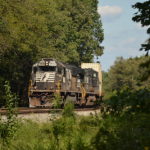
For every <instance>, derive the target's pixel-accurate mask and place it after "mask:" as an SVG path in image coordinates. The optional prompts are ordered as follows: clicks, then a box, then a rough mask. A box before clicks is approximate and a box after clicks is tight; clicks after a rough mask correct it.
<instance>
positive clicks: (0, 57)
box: [0, 0, 103, 105]
mask: <svg viewBox="0 0 150 150" xmlns="http://www.w3.org/2000/svg"><path fill="white" fill-rule="evenodd" d="M0 4H1V6H0V96H1V100H0V101H1V102H0V103H1V105H4V97H3V94H2V93H3V92H4V91H3V84H4V82H5V80H8V81H10V84H11V87H12V92H15V93H16V94H17V95H19V96H20V99H21V100H22V101H19V104H21V105H25V104H26V103H27V101H25V99H26V97H27V88H28V81H29V78H30V72H31V67H32V64H34V63H35V62H36V61H37V60H39V59H41V58H42V57H53V58H56V59H58V60H59V61H62V62H68V63H73V64H76V65H78V64H80V62H82V61H83V62H92V61H93V58H94V55H97V56H100V55H101V54H102V53H103V48H102V47H101V46H100V44H101V42H102V41H103V29H102V23H101V20H100V16H99V14H98V12H97V5H98V1H97V0H94V1H91V0H64V1H62V0H57V1H53V0H25V1H18V0H11V1H8V0H0Z"/></svg>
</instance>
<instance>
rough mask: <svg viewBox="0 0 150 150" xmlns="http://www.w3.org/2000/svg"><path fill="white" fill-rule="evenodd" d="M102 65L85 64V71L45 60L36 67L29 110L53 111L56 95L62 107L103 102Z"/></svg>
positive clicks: (30, 89)
mask: <svg viewBox="0 0 150 150" xmlns="http://www.w3.org/2000/svg"><path fill="white" fill-rule="evenodd" d="M101 77H102V76H101V70H100V64H99V63H83V64H81V67H76V66H73V65H69V64H64V63H62V62H59V61H57V60H55V59H52V58H43V59H42V60H41V61H39V62H37V63H36V64H34V65H33V67H32V73H31V80H30V85H29V107H40V106H44V107H45V106H49V107H53V102H54V99H55V95H56V94H57V95H59V96H60V97H61V100H62V101H61V104H62V105H63V104H65V102H66V100H68V99H69V100H72V101H73V103H74V104H75V105H78V106H93V105H95V104H96V103H97V102H99V101H100V100H101V97H102V95H101V87H102V81H101Z"/></svg>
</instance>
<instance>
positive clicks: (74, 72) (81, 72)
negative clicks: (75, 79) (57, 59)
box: [65, 64, 84, 76]
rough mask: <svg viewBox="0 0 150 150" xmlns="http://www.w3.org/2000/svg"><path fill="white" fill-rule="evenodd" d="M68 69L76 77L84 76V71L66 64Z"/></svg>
mask: <svg viewBox="0 0 150 150" xmlns="http://www.w3.org/2000/svg"><path fill="white" fill-rule="evenodd" d="M65 66H66V68H68V69H70V70H71V71H72V74H73V75H74V76H76V75H77V74H83V73H84V70H83V69H82V68H80V67H77V66H74V65H69V64H65Z"/></svg>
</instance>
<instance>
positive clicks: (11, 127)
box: [0, 81, 18, 144]
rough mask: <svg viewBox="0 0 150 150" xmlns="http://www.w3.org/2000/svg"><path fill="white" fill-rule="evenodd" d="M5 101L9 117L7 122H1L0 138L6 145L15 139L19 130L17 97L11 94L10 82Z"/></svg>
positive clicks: (6, 85)
mask: <svg viewBox="0 0 150 150" xmlns="http://www.w3.org/2000/svg"><path fill="white" fill-rule="evenodd" d="M5 100H6V108H7V115H6V121H4V120H1V122H0V125H1V126H0V138H2V139H3V143H4V144H8V143H9V141H10V140H11V139H12V138H13V137H14V135H15V132H16V130H17V119H16V115H17V114H16V110H15V107H16V103H17V100H18V99H17V97H16V96H15V95H14V94H12V93H11V91H10V85H9V82H8V81H6V82H5Z"/></svg>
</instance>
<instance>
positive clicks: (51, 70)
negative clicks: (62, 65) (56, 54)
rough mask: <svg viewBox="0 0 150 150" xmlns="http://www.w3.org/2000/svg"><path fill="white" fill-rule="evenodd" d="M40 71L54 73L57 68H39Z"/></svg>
mask: <svg viewBox="0 0 150 150" xmlns="http://www.w3.org/2000/svg"><path fill="white" fill-rule="evenodd" d="M39 71H47V72H48V71H50V72H54V71H56V67H55V66H39Z"/></svg>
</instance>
